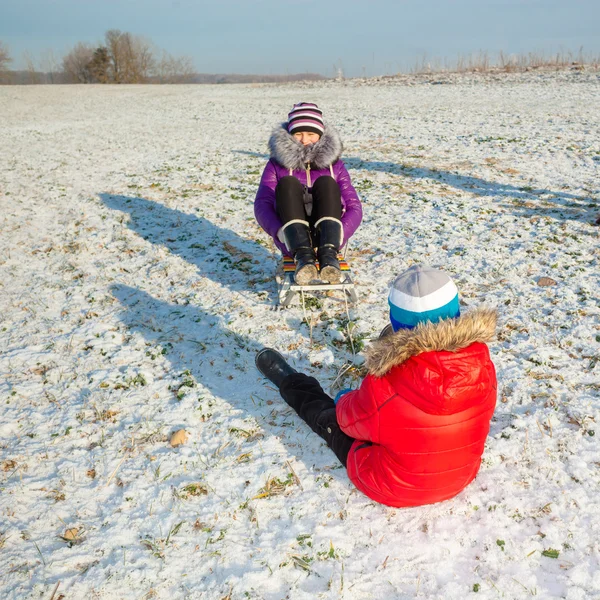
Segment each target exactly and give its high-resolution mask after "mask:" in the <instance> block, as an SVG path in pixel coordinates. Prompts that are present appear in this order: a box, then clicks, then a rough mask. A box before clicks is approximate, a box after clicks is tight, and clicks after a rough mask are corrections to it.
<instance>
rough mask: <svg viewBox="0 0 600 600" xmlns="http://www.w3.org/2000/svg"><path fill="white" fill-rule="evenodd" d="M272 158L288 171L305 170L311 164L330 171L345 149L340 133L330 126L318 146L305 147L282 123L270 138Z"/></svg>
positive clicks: (326, 127)
mask: <svg viewBox="0 0 600 600" xmlns="http://www.w3.org/2000/svg"><path fill="white" fill-rule="evenodd" d="M269 149H270V150H271V158H273V159H275V160H276V161H277V162H278V163H279V164H280V165H283V166H284V167H285V168H286V169H305V168H306V163H310V164H311V166H312V167H314V168H315V169H328V168H329V165H332V164H333V163H334V162H335V161H336V160H338V159H339V158H340V156H341V155H342V150H343V149H344V147H343V145H342V140H341V139H340V136H339V134H338V132H337V131H336V130H335V129H334V128H333V127H331V126H330V125H325V131H324V132H323V135H322V136H321V138H320V139H319V141H318V142H317V143H316V144H310V145H309V146H303V145H302V144H301V143H300V142H298V141H297V140H296V139H295V138H294V137H293V136H292V135H290V134H289V133H288V131H287V129H286V123H282V124H281V125H279V126H278V127H276V128H275V129H274V130H273V133H272V134H271V137H270V138H269Z"/></svg>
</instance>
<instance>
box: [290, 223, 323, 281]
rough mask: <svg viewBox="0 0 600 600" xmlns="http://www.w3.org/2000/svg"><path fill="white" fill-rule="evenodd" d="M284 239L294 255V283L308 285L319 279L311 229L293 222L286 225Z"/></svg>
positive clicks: (306, 225) (306, 224)
mask: <svg viewBox="0 0 600 600" xmlns="http://www.w3.org/2000/svg"><path fill="white" fill-rule="evenodd" d="M283 237H284V238H285V245H286V246H287V249H288V250H289V251H290V252H291V253H292V256H293V257H294V262H295V263H296V272H295V273H294V281H295V282H296V283H297V284H298V285H308V284H309V283H310V282H311V281H313V280H314V279H318V278H319V275H318V273H317V267H316V265H315V261H316V258H317V257H316V256H315V251H314V249H313V245H312V240H311V238H310V229H309V228H308V223H306V222H300V223H299V222H296V223H294V222H292V223H288V224H287V225H284V227H283Z"/></svg>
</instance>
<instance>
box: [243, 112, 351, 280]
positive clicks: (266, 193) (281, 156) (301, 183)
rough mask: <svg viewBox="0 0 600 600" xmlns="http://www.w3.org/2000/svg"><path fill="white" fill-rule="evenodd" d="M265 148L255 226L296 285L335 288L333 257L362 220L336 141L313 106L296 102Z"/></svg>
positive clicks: (336, 267) (336, 272)
mask: <svg viewBox="0 0 600 600" xmlns="http://www.w3.org/2000/svg"><path fill="white" fill-rule="evenodd" d="M269 148H270V151H271V158H270V159H269V162H268V163H267V165H266V167H265V169H264V171H263V174H262V177H261V180H260V185H259V187H258V192H257V193H256V199H255V201H254V214H255V216H256V220H257V221H258V223H259V225H260V226H261V227H262V228H263V229H264V230H265V231H266V232H267V233H268V234H269V235H270V236H271V237H272V238H273V240H274V242H275V245H276V246H277V247H278V248H279V249H280V250H281V251H282V252H283V253H284V254H286V255H288V256H292V257H293V258H294V262H295V265H296V270H295V274H294V279H295V281H296V283H298V284H299V285H306V284H308V283H310V282H311V281H313V280H318V279H319V277H320V279H321V280H322V281H325V282H328V283H339V282H340V281H341V279H342V273H341V271H340V265H339V262H338V258H337V256H338V252H339V250H340V248H341V247H342V246H344V244H345V243H346V242H347V241H348V239H349V238H350V236H351V235H352V234H353V233H354V232H355V231H356V229H357V227H358V226H359V225H360V222H361V220H362V206H361V203H360V200H359V198H358V194H357V193H356V190H355V189H354V187H353V186H352V182H351V181H350V175H349V174H348V171H347V170H346V167H345V166H344V163H343V162H342V161H341V160H340V156H341V154H342V142H341V140H340V136H339V135H338V133H337V131H336V130H335V129H333V127H331V126H330V125H328V124H325V123H324V121H323V113H322V111H321V110H320V109H319V108H318V106H317V105H316V104H311V103H309V102H300V103H299V104H296V105H294V107H293V108H292V110H291V112H290V113H289V115H288V120H287V121H286V122H285V123H282V124H281V125H279V126H278V127H277V128H276V129H275V130H274V131H273V133H272V135H271V138H270V139H269ZM315 248H317V253H316V255H315ZM317 259H318V261H319V269H320V273H318V272H317V268H316V261H317Z"/></svg>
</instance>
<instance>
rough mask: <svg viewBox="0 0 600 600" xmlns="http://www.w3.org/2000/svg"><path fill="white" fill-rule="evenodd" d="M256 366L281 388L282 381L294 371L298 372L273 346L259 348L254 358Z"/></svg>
mask: <svg viewBox="0 0 600 600" xmlns="http://www.w3.org/2000/svg"><path fill="white" fill-rule="evenodd" d="M254 362H255V363H256V368H257V369H258V370H259V371H260V372H261V373H262V374H263V375H264V376H265V377H266V378H267V379H268V380H269V381H271V383H273V384H275V386H276V387H277V389H279V388H280V386H281V383H282V381H283V380H284V379H285V378H286V377H287V376H288V375H291V374H292V373H297V372H298V371H296V370H295V369H292V367H290V365H288V364H287V362H285V358H283V356H281V354H279V352H277V350H273V348H263V349H262V350H259V352H258V354H257V355H256V358H255V359H254Z"/></svg>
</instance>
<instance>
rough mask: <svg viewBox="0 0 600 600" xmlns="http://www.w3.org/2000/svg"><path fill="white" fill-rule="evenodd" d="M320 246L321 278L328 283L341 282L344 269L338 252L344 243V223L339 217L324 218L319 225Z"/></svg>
mask: <svg viewBox="0 0 600 600" xmlns="http://www.w3.org/2000/svg"><path fill="white" fill-rule="evenodd" d="M317 233H318V239H319V248H318V250H317V256H318V257H319V271H320V276H321V280H323V281H326V282H328V283H340V282H341V281H342V271H341V269H340V263H339V261H338V257H337V256H338V252H339V250H340V245H341V243H342V224H341V223H340V221H338V220H337V219H333V218H327V217H325V218H323V219H322V220H321V222H320V223H319V225H318V226H317Z"/></svg>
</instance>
